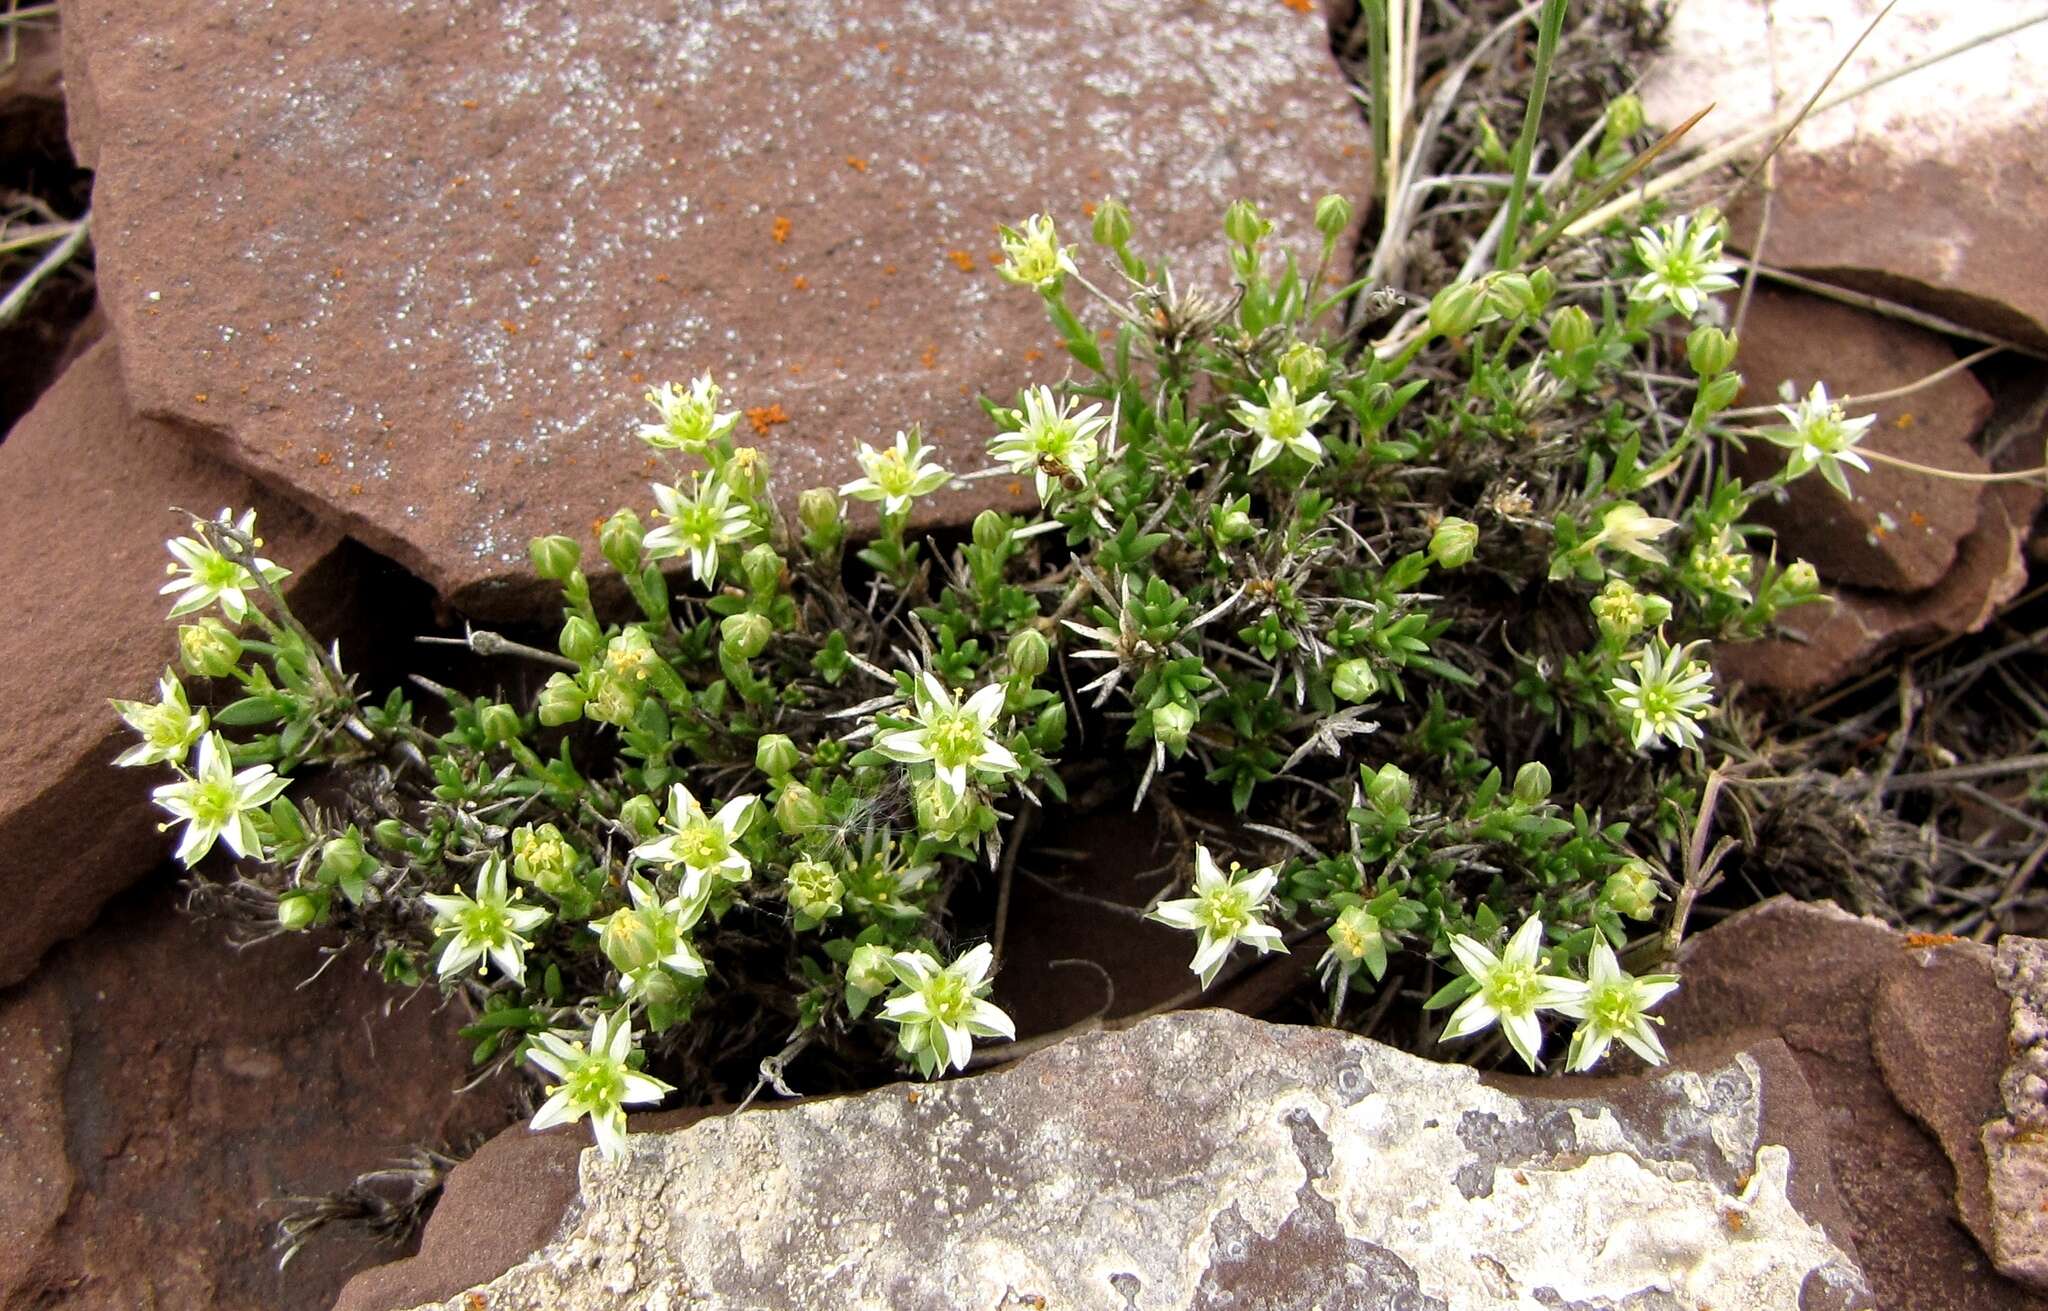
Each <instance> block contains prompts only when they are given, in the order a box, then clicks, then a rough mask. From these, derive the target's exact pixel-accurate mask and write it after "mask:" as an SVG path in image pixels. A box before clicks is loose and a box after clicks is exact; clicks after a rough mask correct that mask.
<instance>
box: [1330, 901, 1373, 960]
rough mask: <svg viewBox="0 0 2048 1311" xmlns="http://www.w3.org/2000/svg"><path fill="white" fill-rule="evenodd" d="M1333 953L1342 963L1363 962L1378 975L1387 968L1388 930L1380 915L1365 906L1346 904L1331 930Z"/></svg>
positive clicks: (1331, 953) (1331, 951)
mask: <svg viewBox="0 0 2048 1311" xmlns="http://www.w3.org/2000/svg"><path fill="white" fill-rule="evenodd" d="M1329 938H1330V955H1331V956H1333V957H1335V958H1336V959H1337V960H1338V961H1339V962H1340V963H1341V964H1344V965H1347V966H1355V965H1358V964H1360V963H1363V964H1364V965H1365V966H1366V968H1367V969H1369V970H1371V971H1372V975H1373V977H1374V978H1379V977H1380V976H1381V974H1383V973H1384V972H1385V970H1386V968H1387V937H1386V930H1385V929H1384V928H1382V927H1381V925H1380V921H1379V917H1378V916H1377V915H1374V914H1373V913H1372V912H1371V911H1369V910H1367V909H1366V908H1365V907H1363V906H1346V907H1345V908H1344V909H1343V910H1341V911H1339V912H1338V913H1337V922H1336V923H1334V924H1332V925H1331V926H1330V929H1329Z"/></svg>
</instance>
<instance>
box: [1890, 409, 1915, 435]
mask: <svg viewBox="0 0 2048 1311" xmlns="http://www.w3.org/2000/svg"><path fill="white" fill-rule="evenodd" d="M1913 424H1914V419H1913V415H1912V412H1911V411H1908V412H1906V413H1905V414H1901V415H1900V416H1899V417H1898V418H1896V419H1893V420H1892V427H1894V428H1897V429H1898V430H1899V431H1900V432H1904V431H1905V430H1906V429H1908V428H1910V427H1912V426H1913Z"/></svg>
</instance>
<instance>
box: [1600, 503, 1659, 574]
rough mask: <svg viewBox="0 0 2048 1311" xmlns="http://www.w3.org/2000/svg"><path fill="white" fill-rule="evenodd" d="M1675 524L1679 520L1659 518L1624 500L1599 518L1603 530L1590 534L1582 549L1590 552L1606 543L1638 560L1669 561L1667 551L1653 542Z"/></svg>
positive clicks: (1653, 562) (1654, 562) (1655, 562)
mask: <svg viewBox="0 0 2048 1311" xmlns="http://www.w3.org/2000/svg"><path fill="white" fill-rule="evenodd" d="M1676 527H1678V521H1677V520H1676V519H1660V518H1658V517H1657V516H1656V515H1654V514H1651V513H1650V512H1649V511H1647V510H1645V509H1643V507H1642V506H1640V505H1637V504H1636V503H1635V502H1633V501H1623V502H1622V503H1621V504H1620V505H1616V506H1612V507H1610V508H1609V509H1608V511H1607V513H1606V514H1604V515H1602V516H1601V517H1600V531H1599V532H1597V533H1594V534H1593V535H1592V536H1591V537H1588V538H1587V539H1586V540H1585V541H1584V542H1583V543H1581V544H1580V547H1579V549H1580V550H1582V551H1590V550H1592V549H1593V548H1594V547H1596V546H1600V545H1603V544H1604V545H1606V546H1610V547H1612V548H1614V549H1615V550H1617V551H1620V552H1621V553H1622V554H1624V555H1632V556H1634V557H1635V558H1636V559H1638V560H1647V561H1649V562H1650V563H1651V564H1668V563H1669V561H1668V560H1667V559H1666V558H1665V555H1664V552H1662V551H1660V550H1658V549H1657V548H1656V547H1654V546H1652V545H1650V543H1651V542H1654V541H1656V540H1657V539H1658V538H1659V537H1662V536H1663V535H1664V534H1666V533H1668V532H1670V531H1671V530H1672V529H1673V528H1676Z"/></svg>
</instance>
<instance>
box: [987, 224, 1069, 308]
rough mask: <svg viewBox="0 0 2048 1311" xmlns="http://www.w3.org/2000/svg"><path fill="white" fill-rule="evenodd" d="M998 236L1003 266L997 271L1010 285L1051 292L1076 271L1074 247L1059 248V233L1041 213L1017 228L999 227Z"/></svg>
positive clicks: (997, 268) (998, 267) (999, 266)
mask: <svg viewBox="0 0 2048 1311" xmlns="http://www.w3.org/2000/svg"><path fill="white" fill-rule="evenodd" d="M997 235H998V239H999V240H1000V241H1001V242H1002V246H1003V263H1002V264H1000V265H998V266H997V267H996V272H997V273H1000V274H1001V275H1002V276H1003V277H1004V278H1005V279H1006V280H1008V281H1010V282H1015V283H1018V284H1020V285H1023V286H1026V287H1036V288H1038V289H1039V290H1040V291H1050V290H1053V289H1054V288H1056V287H1058V286H1059V282H1060V279H1061V278H1062V277H1063V276H1065V275H1066V274H1069V273H1072V272H1074V271H1075V269H1074V254H1073V251H1074V248H1073V247H1072V246H1062V245H1060V234H1059V231H1058V230H1057V229H1056V228H1054V227H1053V222H1052V219H1051V218H1049V217H1047V216H1046V215H1044V214H1033V215H1032V216H1031V217H1030V218H1028V219H1025V220H1024V222H1023V224H1022V225H1021V226H1020V227H1017V228H1007V227H1006V228H1000V229H998V234H997Z"/></svg>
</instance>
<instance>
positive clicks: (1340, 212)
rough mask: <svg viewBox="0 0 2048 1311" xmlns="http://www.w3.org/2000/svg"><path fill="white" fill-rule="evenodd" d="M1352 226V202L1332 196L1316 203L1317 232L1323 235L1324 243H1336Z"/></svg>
mask: <svg viewBox="0 0 2048 1311" xmlns="http://www.w3.org/2000/svg"><path fill="white" fill-rule="evenodd" d="M1350 226H1351V202H1350V201H1348V200H1346V199H1345V198H1344V197H1342V196H1339V195H1335V194H1332V195H1328V196H1324V197H1323V198H1322V199H1321V200H1318V201H1317V202H1316V231H1318V232H1320V233H1322V234H1323V240H1324V241H1335V240H1336V239H1337V238H1339V237H1341V236H1343V235H1344V232H1345V230H1346V229H1348V228H1349V227H1350Z"/></svg>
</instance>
